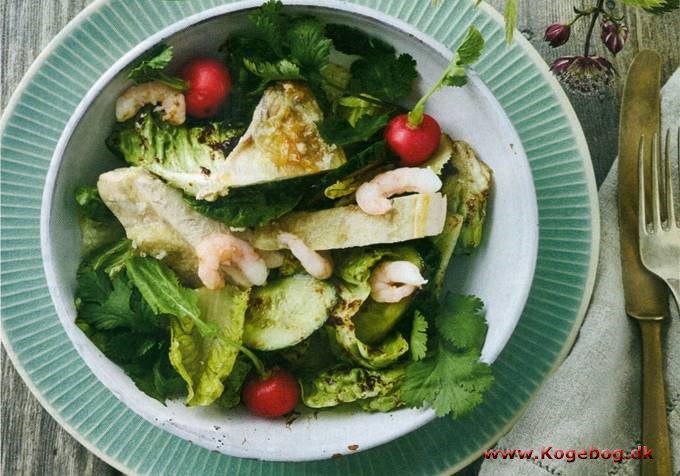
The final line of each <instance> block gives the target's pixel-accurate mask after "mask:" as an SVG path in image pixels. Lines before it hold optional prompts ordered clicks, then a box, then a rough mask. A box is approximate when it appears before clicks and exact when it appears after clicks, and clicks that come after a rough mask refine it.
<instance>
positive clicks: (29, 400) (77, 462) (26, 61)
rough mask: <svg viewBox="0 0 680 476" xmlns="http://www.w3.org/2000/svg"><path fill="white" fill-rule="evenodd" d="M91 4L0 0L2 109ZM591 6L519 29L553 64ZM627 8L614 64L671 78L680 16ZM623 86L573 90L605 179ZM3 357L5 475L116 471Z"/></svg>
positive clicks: (533, 13)
mask: <svg viewBox="0 0 680 476" xmlns="http://www.w3.org/2000/svg"><path fill="white" fill-rule="evenodd" d="M418 1H429V0H418ZM89 2H90V0H50V1H34V0H31V1H24V0H6V1H3V2H0V17H1V18H2V20H1V21H2V30H1V32H0V44H1V45H2V47H1V48H0V107H2V108H4V107H5V106H6V104H7V101H8V100H9V96H10V94H11V92H12V91H13V90H14V89H15V88H16V85H17V84H18V83H19V80H20V79H21V77H22V76H23V74H24V72H25V71H26V70H27V69H28V67H29V66H30V64H31V62H32V61H33V60H34V59H35V57H37V55H38V54H39V53H40V51H42V49H43V48H44V47H45V45H46V44H47V43H48V42H49V40H50V39H51V38H52V37H53V36H54V35H55V34H56V33H57V32H58V31H59V30H61V29H62V28H63V27H64V26H65V24H66V23H67V22H68V21H69V20H70V19H71V18H73V17H74V16H75V15H76V14H77V13H78V12H79V11H80V10H81V9H82V8H83V7H84V6H85V5H87V4H88V3H89ZM490 3H491V4H492V5H493V6H495V7H496V8H499V9H502V5H503V4H504V0H490ZM587 3H589V2H585V1H554V0H521V1H520V19H519V24H518V26H519V29H520V30H522V32H523V33H524V34H525V36H526V37H527V38H529V40H530V41H531V42H532V44H533V45H534V46H535V47H536V48H537V50H538V51H539V52H540V53H541V55H542V56H543V57H544V58H545V59H546V61H548V62H551V61H552V60H553V59H554V58H556V57H558V56H566V55H571V54H578V53H580V52H581V51H580V50H581V48H582V46H581V45H582V43H581V42H580V41H578V42H576V41H575V42H572V43H571V44H570V45H567V46H565V47H563V48H560V49H557V50H553V49H551V48H550V47H549V46H547V45H546V44H545V43H544V42H543V41H542V36H543V31H544V29H545V27H546V26H547V25H548V24H549V23H551V22H553V21H558V20H565V19H568V18H570V16H571V14H572V13H571V11H572V10H571V9H572V7H573V6H583V5H585V4H587ZM629 10H630V11H629ZM626 13H627V16H628V23H629V25H630V26H631V31H633V32H634V33H633V34H632V35H631V38H630V39H629V43H628V45H626V48H625V49H624V50H623V51H622V52H621V53H620V54H619V55H618V56H617V57H616V59H615V60H614V61H613V62H614V64H615V65H616V67H617V69H618V71H619V72H620V73H621V75H622V76H623V74H624V73H625V71H626V69H627V67H628V65H629V64H630V61H631V59H632V58H633V56H634V55H635V53H636V52H637V51H639V49H641V48H654V49H656V50H657V51H659V52H660V53H661V56H662V57H663V58H664V64H663V75H664V78H667V77H668V76H670V74H671V73H672V72H673V71H674V70H675V69H676V68H677V67H678V65H679V64H680V48H678V46H677V45H679V44H680V13H677V12H676V13H673V14H670V15H666V16H664V17H661V18H659V17H655V16H652V15H649V14H646V13H640V12H638V11H634V9H627V10H626ZM585 26H586V25H585V22H584V23H582V24H580V25H577V26H576V27H575V30H574V33H573V35H574V38H582V37H583V34H584V32H585ZM598 43H599V40H598V41H595V42H594V45H596V48H597V49H596V51H598V52H600V53H604V49H603V48H602V47H601V45H599V44H598ZM608 57H610V56H608ZM620 87H621V79H618V80H617V87H616V88H615V89H614V90H612V92H611V93H610V94H608V95H605V96H604V97H602V98H581V97H577V96H573V95H570V99H571V101H572V104H573V105H574V108H575V110H576V112H577V114H578V116H579V118H580V119H581V122H582V124H583V127H584V130H585V133H586V137H587V139H588V143H589V146H590V149H591V155H592V158H593V166H594V169H595V174H596V177H597V179H598V182H600V181H601V180H603V179H604V177H605V175H606V173H607V172H608V170H609V167H610V166H611V162H612V160H613V158H614V156H615V155H616V131H617V127H618V108H619V100H618V95H617V91H620ZM0 359H1V360H2V366H1V367H2V373H1V382H2V394H1V396H0V405H1V409H0V424H1V426H2V431H1V435H0V436H1V439H0V446H1V447H2V452H0V474H2V475H24V474H26V475H34V474H45V475H52V474H64V475H109V474H117V472H116V471H115V470H113V468H110V467H109V466H108V465H106V464H105V463H103V462H102V461H100V460H99V459H97V458H96V457H95V456H93V455H92V454H91V453H89V452H88V451H87V450H85V449H84V448H83V447H82V446H80V444H78V443H77V442H76V441H75V440H74V439H73V438H71V437H70V436H69V435H68V434H67V433H66V432H65V431H64V430H62V429H61V428H60V427H59V426H58V425H57V424H56V422H55V421H54V420H53V419H52V418H51V417H50V416H49V415H48V414H47V413H46V412H45V411H44V410H43V409H42V407H41V406H40V405H39V403H38V402H37V400H35V398H34V397H33V396H32V395H31V394H30V392H29V391H28V389H27V388H26V386H25V385H24V384H23V382H22V381H21V379H20V377H19V376H18V374H17V373H16V371H15V370H14V368H13V367H12V364H11V362H10V361H9V359H8V358H7V356H6V354H5V352H4V350H2V352H0ZM470 473H472V472H470ZM466 474H468V473H466Z"/></svg>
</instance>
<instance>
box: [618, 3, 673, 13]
mask: <svg viewBox="0 0 680 476" xmlns="http://www.w3.org/2000/svg"><path fill="white" fill-rule="evenodd" d="M623 3H625V4H626V5H630V6H631V7H638V8H644V9H645V10H647V11H649V12H651V13H656V14H659V13H667V12H670V11H673V10H677V9H678V8H680V0H623Z"/></svg>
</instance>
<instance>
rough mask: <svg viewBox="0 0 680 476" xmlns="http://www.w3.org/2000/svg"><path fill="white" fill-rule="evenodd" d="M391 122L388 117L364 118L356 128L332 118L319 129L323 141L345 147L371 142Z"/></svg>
mask: <svg viewBox="0 0 680 476" xmlns="http://www.w3.org/2000/svg"><path fill="white" fill-rule="evenodd" d="M389 120H390V118H389V116H387V115H382V116H374V117H370V116H364V117H362V118H361V119H359V120H358V121H357V123H356V125H355V126H352V125H351V124H350V123H349V122H348V121H345V120H343V119H338V118H337V117H330V118H328V119H325V120H323V121H322V122H320V123H318V124H317V127H318V129H319V133H320V134H321V137H322V138H323V140H325V141H326V142H328V143H329V144H337V145H339V146H345V145H349V144H355V143H357V142H364V141H367V140H369V139H370V138H371V137H373V136H374V135H375V134H376V133H377V132H378V131H380V130H382V129H384V128H385V126H387V123H388V122H389Z"/></svg>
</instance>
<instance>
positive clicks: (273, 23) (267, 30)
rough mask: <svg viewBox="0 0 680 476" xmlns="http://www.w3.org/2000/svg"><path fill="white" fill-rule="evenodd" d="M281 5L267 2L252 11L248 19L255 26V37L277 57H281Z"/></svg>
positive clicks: (273, 0) (275, 2) (272, 1)
mask: <svg viewBox="0 0 680 476" xmlns="http://www.w3.org/2000/svg"><path fill="white" fill-rule="evenodd" d="M282 6H283V4H282V3H281V2H280V1H278V0H269V1H268V2H266V3H264V4H262V6H260V8H258V9H256V10H254V11H253V12H252V13H251V14H250V15H248V18H249V19H250V21H251V22H252V23H253V25H254V26H255V30H256V33H257V36H258V37H259V38H261V39H262V40H264V41H266V42H267V44H268V45H269V47H270V48H271V49H272V50H273V51H274V53H276V55H277V56H279V57H282V56H283V49H282V46H283V38H284V34H283V21H284V18H283V15H281V7H282Z"/></svg>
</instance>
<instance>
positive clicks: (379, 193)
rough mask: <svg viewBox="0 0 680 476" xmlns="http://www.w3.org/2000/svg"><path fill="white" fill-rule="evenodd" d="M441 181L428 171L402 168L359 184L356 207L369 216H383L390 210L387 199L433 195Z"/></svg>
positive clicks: (389, 203)
mask: <svg viewBox="0 0 680 476" xmlns="http://www.w3.org/2000/svg"><path fill="white" fill-rule="evenodd" d="M441 187H442V181H441V180H440V179H439V177H437V174H435V173H434V172H433V171H432V170H430V169H423V168H419V167H402V168H400V169H394V170H390V171H388V172H384V173H382V174H380V175H376V176H375V177H374V178H373V180H371V181H370V182H366V183H363V184H361V186H359V188H358V189H357V192H356V200H357V205H359V208H361V209H362V210H363V211H364V212H366V213H368V214H369V215H383V214H385V213H387V212H389V211H390V210H391V209H392V202H391V201H390V200H389V197H391V196H392V195H397V194H400V193H406V192H417V193H434V192H436V191H438V190H439V189H440V188H441Z"/></svg>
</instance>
